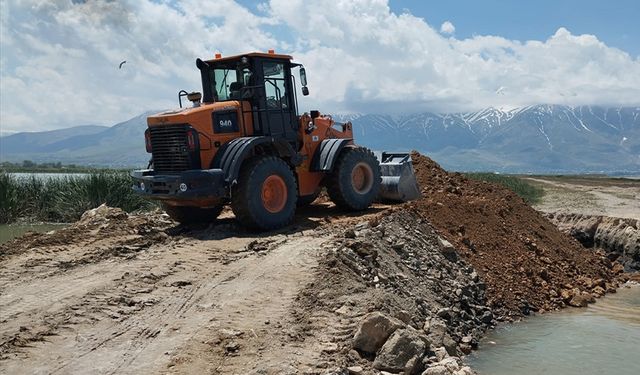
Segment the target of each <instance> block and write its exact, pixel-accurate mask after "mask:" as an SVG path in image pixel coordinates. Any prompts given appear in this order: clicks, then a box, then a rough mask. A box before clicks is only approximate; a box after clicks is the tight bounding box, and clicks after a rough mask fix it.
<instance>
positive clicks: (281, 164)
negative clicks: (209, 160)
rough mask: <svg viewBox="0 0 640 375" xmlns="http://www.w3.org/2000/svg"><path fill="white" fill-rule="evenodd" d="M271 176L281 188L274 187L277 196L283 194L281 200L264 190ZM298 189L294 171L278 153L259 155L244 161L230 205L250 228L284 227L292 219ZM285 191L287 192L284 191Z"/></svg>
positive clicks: (237, 216)
mask: <svg viewBox="0 0 640 375" xmlns="http://www.w3.org/2000/svg"><path fill="white" fill-rule="evenodd" d="M268 179H269V180H270V181H271V180H275V181H276V183H275V184H276V185H277V186H279V187H281V188H282V189H280V190H278V189H276V190H274V192H275V194H273V196H274V197H275V196H278V197H282V199H281V200H280V201H278V199H277V198H273V199H271V200H270V199H269V197H270V196H271V195H270V194H269V193H266V192H265V189H266V188H265V184H268V183H269V182H268ZM267 190H268V189H267ZM297 190H298V189H297V187H296V179H295V177H294V175H293V171H292V170H291V168H290V167H289V165H288V164H287V163H286V162H285V161H284V160H282V159H280V158H277V157H275V156H256V157H253V158H251V159H249V160H247V161H245V162H244V163H243V165H242V169H241V170H240V176H239V177H238V183H237V184H235V185H234V186H233V188H232V191H231V209H232V210H233V213H234V214H235V215H236V219H237V220H238V221H239V222H240V224H242V225H244V226H246V227H248V228H251V229H258V230H271V229H276V228H281V227H283V226H285V225H287V224H289V223H291V221H292V220H293V215H294V214H295V212H296V200H297V198H298V191H297ZM278 192H280V193H278ZM284 192H286V196H284V195H283V194H282V193H284ZM265 195H266V196H267V197H265ZM272 201H275V203H273V202H272ZM269 203H272V204H271V205H270V204H269Z"/></svg>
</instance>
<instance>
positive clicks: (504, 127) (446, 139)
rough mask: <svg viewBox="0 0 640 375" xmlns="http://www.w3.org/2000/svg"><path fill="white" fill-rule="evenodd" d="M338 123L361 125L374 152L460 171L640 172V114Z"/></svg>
mask: <svg viewBox="0 0 640 375" xmlns="http://www.w3.org/2000/svg"><path fill="white" fill-rule="evenodd" d="M338 119H339V120H349V121H351V122H352V123H353V125H354V131H355V132H356V139H357V140H358V142H359V143H362V144H365V145H368V146H369V147H371V148H374V149H387V150H406V149H416V150H419V151H423V152H426V153H427V154H431V155H433V156H434V157H435V159H436V160H438V161H439V162H440V163H441V164H443V165H444V166H445V167H448V168H452V169H460V170H497V171H509V172H541V173H542V172H563V173H565V172H567V173H568V172H601V171H604V172H611V171H640V107H618V108H613V107H598V106H580V107H569V106H561V105H535V106H528V107H522V108H514V109H509V110H502V109H497V108H487V109H483V110H481V111H477V112H469V113H456V114H436V113H421V114H416V115H407V116H400V117H392V116H385V115H360V116H353V115H350V116H346V117H343V116H340V117H339V118H338Z"/></svg>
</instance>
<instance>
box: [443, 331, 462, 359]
mask: <svg viewBox="0 0 640 375" xmlns="http://www.w3.org/2000/svg"><path fill="white" fill-rule="evenodd" d="M442 345H443V346H444V348H445V349H447V353H449V355H458V345H457V344H456V342H455V340H454V339H452V338H451V336H449V334H448V333H447V334H445V335H444V337H443V338H442Z"/></svg>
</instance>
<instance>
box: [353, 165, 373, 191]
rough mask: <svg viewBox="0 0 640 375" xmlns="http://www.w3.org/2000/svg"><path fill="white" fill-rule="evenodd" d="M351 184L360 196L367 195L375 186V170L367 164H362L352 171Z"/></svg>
mask: <svg viewBox="0 0 640 375" xmlns="http://www.w3.org/2000/svg"><path fill="white" fill-rule="evenodd" d="M351 184H352V185H353V189H354V190H355V191H356V192H357V193H358V194H366V193H368V192H369V190H371V186H373V170H372V169H371V166H370V165H369V164H367V163H364V162H360V163H358V164H356V166H355V167H354V168H353V170H352V171H351Z"/></svg>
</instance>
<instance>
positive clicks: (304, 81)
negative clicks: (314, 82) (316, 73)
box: [300, 66, 309, 96]
mask: <svg viewBox="0 0 640 375" xmlns="http://www.w3.org/2000/svg"><path fill="white" fill-rule="evenodd" d="M300 83H302V95H304V96H307V95H309V89H308V88H307V71H306V70H304V66H301V67H300Z"/></svg>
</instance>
